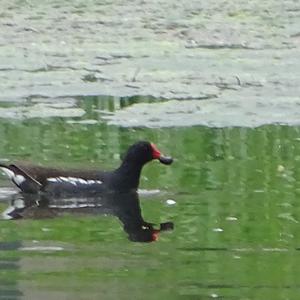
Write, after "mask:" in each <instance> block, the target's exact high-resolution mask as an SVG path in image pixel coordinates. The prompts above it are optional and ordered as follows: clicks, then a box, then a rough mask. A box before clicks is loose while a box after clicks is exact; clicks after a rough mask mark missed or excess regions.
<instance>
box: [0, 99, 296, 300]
mask: <svg viewBox="0 0 300 300" xmlns="http://www.w3.org/2000/svg"><path fill="white" fill-rule="evenodd" d="M100 103H102V104H101V105H103V107H101V105H100ZM103 103H105V101H101V102H100V101H99V99H98V100H96V99H85V101H82V102H80V101H79V102H77V104H76V107H77V109H82V110H84V111H85V112H86V115H85V116H84V117H68V118H67V119H63V118H61V117H57V118H44V119H37V118H33V119H29V118H27V117H26V118H25V119H23V120H22V119H21V120H20V119H14V121H12V120H11V119H1V120H0V125H1V127H0V128H1V131H0V136H1V141H2V142H1V144H0V156H1V160H2V161H11V160H13V161H16V160H29V161H33V162H36V163H40V164H42V165H51V166H52V165H57V166H64V167H80V168H81V167H82V168H87V167H91V166H94V167H95V166H96V167H98V166H99V167H100V166H101V167H103V168H104V167H105V168H107V169H112V168H114V167H116V166H117V165H118V164H119V159H120V155H121V154H122V153H123V152H124V151H125V150H126V148H127V147H128V145H130V144H131V143H133V142H134V141H136V140H139V139H147V140H151V141H153V142H155V143H156V144H157V146H158V147H159V148H160V149H161V150H162V151H163V152H164V153H166V154H170V155H172V156H173V157H174V158H175V162H174V164H173V165H171V166H163V165H161V164H159V163H156V162H152V163H150V164H148V165H147V166H146V167H145V168H144V170H143V174H142V180H141V192H140V195H139V198H140V205H141V213H142V216H143V218H144V219H145V220H146V221H147V222H152V223H156V224H158V225H159V223H163V222H173V223H174V230H173V231H166V232H162V233H161V234H160V236H159V240H158V241H157V242H153V243H139V242H132V241H131V240H130V239H129V238H128V234H127V233H126V232H125V231H124V230H123V226H122V223H120V221H119V220H118V218H117V217H116V216H115V215H113V214H111V212H110V211H105V210H98V211H97V210H95V209H93V207H90V209H87V210H85V211H83V210H82V209H80V207H81V208H82V206H80V205H82V202H80V203H79V202H75V203H74V202H72V203H71V204H72V205H71V206H70V207H69V209H68V206H67V204H69V205H70V203H64V205H65V206H64V208H65V209H62V210H61V211H59V213H57V211H55V210H54V211H55V213H53V209H54V208H55V206H53V203H52V212H50V215H49V210H48V209H44V210H43V209H42V208H41V209H38V215H37V213H36V209H37V208H36V207H35V206H34V205H33V206H32V207H31V209H28V210H27V211H26V213H24V215H23V217H24V218H23V219H18V220H2V221H1V222H0V223H1V226H0V232H1V234H0V248H1V251H0V255H1V258H0V260H1V272H0V285H1V288H0V295H1V297H0V298H1V299H41V298H45V299H54V298H56V299H100V298H101V299H102V298H104V299H133V298H134V299H160V298H163V297H164V298H166V299H208V298H220V299H297V297H298V295H299V290H300V286H299V283H298V280H297V278H298V277H299V275H300V274H299V270H298V268H297V266H298V264H299V262H300V252H299V249H300V235H299V232H298V231H299V230H298V228H299V222H300V210H299V205H298V198H299V196H300V185H299V182H300V173H299V169H300V168H299V167H300V128H299V127H287V126H277V125H271V126H265V127H258V128H255V129H251V128H223V129H214V128H207V127H199V126H195V127H190V128H187V127H182V128H165V129H163V130H162V129H150V128H135V129H133V128H121V127H118V126H109V125H107V124H106V122H105V121H101V114H100V116H99V111H103V110H105V111H106V113H108V112H109V111H112V110H113V109H114V108H112V107H110V105H106V106H105V105H104V104H103ZM109 103H110V102H108V104H109ZM98 110H99V111H98ZM91 120H95V121H91ZM0 185H1V189H0V199H1V202H0V203H1V204H0V207H1V211H2V212H5V211H7V209H8V207H9V206H11V205H12V204H14V201H15V199H16V197H17V198H18V197H19V196H18V195H17V194H16V192H15V189H14V188H13V187H12V185H11V184H10V183H9V181H8V180H7V179H6V178H5V177H4V176H2V177H1V181H0ZM16 203H17V202H16ZM59 205H62V204H61V203H60V204H59ZM59 205H58V206H59ZM15 206H17V204H16V205H15ZM76 207H77V208H76ZM3 217H4V216H3ZM158 225H156V226H158Z"/></svg>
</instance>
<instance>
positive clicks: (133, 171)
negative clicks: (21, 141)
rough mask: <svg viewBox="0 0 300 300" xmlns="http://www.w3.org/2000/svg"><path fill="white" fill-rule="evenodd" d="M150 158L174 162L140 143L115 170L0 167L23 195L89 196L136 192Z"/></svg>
mask: <svg viewBox="0 0 300 300" xmlns="http://www.w3.org/2000/svg"><path fill="white" fill-rule="evenodd" d="M153 159H158V160H159V161H160V162H161V163H163V164H166V165H170V164H171V163H172V162H173V159H172V158H171V157H166V156H164V155H162V154H161V152H160V151H159V150H158V149H157V147H156V146H155V145H154V144H152V143H150V142H146V141H139V142H137V143H135V144H133V145H132V146H130V147H129V149H128V151H127V153H126V155H125V157H124V159H123V161H122V163H121V165H120V167H119V168H117V169H116V170H114V171H94V170H93V171H90V170H60V169H55V168H46V167H40V166H34V165H27V164H10V165H5V164H0V168H2V170H3V171H4V172H5V173H6V174H7V175H8V176H9V177H10V179H11V180H12V181H13V183H14V184H16V185H17V186H18V187H19V188H20V189H21V191H22V192H24V193H31V194H36V193H40V192H45V193H49V194H53V195H60V194H63V195H65V194H73V195H86V194H87V195H90V194H97V193H99V192H103V191H105V192H106V191H117V192H120V191H121V192H129V191H136V190H137V188H138V186H139V181H140V174H141V170H142V168H143V166H144V165H145V164H146V163H147V162H149V161H151V160H153Z"/></svg>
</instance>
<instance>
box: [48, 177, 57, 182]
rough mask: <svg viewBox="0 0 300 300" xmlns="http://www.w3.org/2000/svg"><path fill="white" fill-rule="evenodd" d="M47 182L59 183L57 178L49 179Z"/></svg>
mask: <svg viewBox="0 0 300 300" xmlns="http://www.w3.org/2000/svg"><path fill="white" fill-rule="evenodd" d="M47 181H50V182H57V178H52V177H51V178H48V179H47Z"/></svg>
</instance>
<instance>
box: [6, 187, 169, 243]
mask: <svg viewBox="0 0 300 300" xmlns="http://www.w3.org/2000/svg"><path fill="white" fill-rule="evenodd" d="M65 212H69V213H70V212H71V213H86V214H110V215H114V216H116V217H117V218H118V219H119V220H120V221H121V223H122V224H123V229H124V231H125V232H126V233H127V234H128V238H129V240H131V241H133V242H152V241H156V240H157V239H158V235H159V233H160V232H161V231H167V230H172V229H173V228H174V224H173V223H172V222H164V223H161V224H160V226H159V228H156V229H155V228H154V224H152V223H148V222H146V221H144V219H143V217H142V214H141V207H140V201H139V197H138V194H137V192H130V193H118V192H109V193H103V194H101V196H98V197H89V198H64V199H63V198H54V197H52V198H51V197H49V196H48V195H45V194H42V195H39V194H16V195H14V196H13V199H12V200H11V206H9V207H8V208H7V209H6V210H5V211H4V212H3V213H2V214H3V217H4V218H5V219H19V218H30V219H41V218H53V217H56V216H59V215H61V214H63V213H65Z"/></svg>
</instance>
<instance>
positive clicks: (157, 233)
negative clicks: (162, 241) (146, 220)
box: [152, 229, 159, 242]
mask: <svg viewBox="0 0 300 300" xmlns="http://www.w3.org/2000/svg"><path fill="white" fill-rule="evenodd" d="M158 237H159V230H156V229H154V230H153V232H152V241H153V242H156V241H158Z"/></svg>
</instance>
